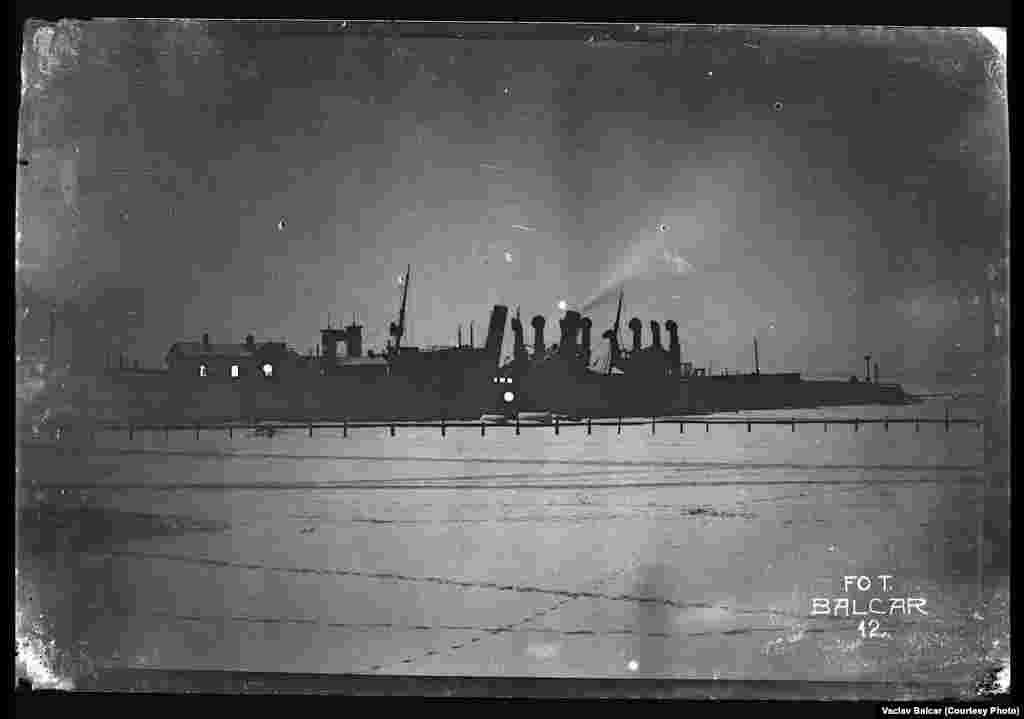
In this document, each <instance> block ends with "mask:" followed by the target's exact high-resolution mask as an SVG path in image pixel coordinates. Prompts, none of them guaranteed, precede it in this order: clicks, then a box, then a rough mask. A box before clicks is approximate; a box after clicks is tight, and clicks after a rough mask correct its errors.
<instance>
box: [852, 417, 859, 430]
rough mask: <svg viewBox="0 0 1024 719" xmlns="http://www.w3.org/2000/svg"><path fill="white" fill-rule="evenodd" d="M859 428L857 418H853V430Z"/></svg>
mask: <svg viewBox="0 0 1024 719" xmlns="http://www.w3.org/2000/svg"><path fill="white" fill-rule="evenodd" d="M859 430H860V420H859V419H855V420H853V431H854V432H857V431H859Z"/></svg>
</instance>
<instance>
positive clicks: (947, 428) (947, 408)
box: [946, 405, 949, 432]
mask: <svg viewBox="0 0 1024 719" xmlns="http://www.w3.org/2000/svg"><path fill="white" fill-rule="evenodd" d="M946 431H947V432H948V431H949V405H946Z"/></svg>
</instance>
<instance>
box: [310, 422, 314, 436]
mask: <svg viewBox="0 0 1024 719" xmlns="http://www.w3.org/2000/svg"><path fill="white" fill-rule="evenodd" d="M309 436H310V437H312V436H313V423H312V422H310V423H309Z"/></svg>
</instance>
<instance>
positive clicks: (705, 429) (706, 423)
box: [704, 422, 711, 434]
mask: <svg viewBox="0 0 1024 719" xmlns="http://www.w3.org/2000/svg"><path fill="white" fill-rule="evenodd" d="M710 431H711V423H710V422H705V423H704V434H707V433H708V432H710Z"/></svg>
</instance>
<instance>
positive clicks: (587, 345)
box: [580, 317, 594, 364]
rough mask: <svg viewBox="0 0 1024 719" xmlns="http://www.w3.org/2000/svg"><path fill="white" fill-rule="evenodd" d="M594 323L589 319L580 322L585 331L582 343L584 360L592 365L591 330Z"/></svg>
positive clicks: (585, 318)
mask: <svg viewBox="0 0 1024 719" xmlns="http://www.w3.org/2000/svg"><path fill="white" fill-rule="evenodd" d="M593 325H594V323H593V322H591V321H590V318H589V317H584V318H583V319H582V320H581V321H580V326H581V327H582V329H583V336H582V340H581V342H580V345H581V349H582V350H583V358H584V359H585V360H586V361H587V363H588V364H589V363H590V328H591V327H593Z"/></svg>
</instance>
